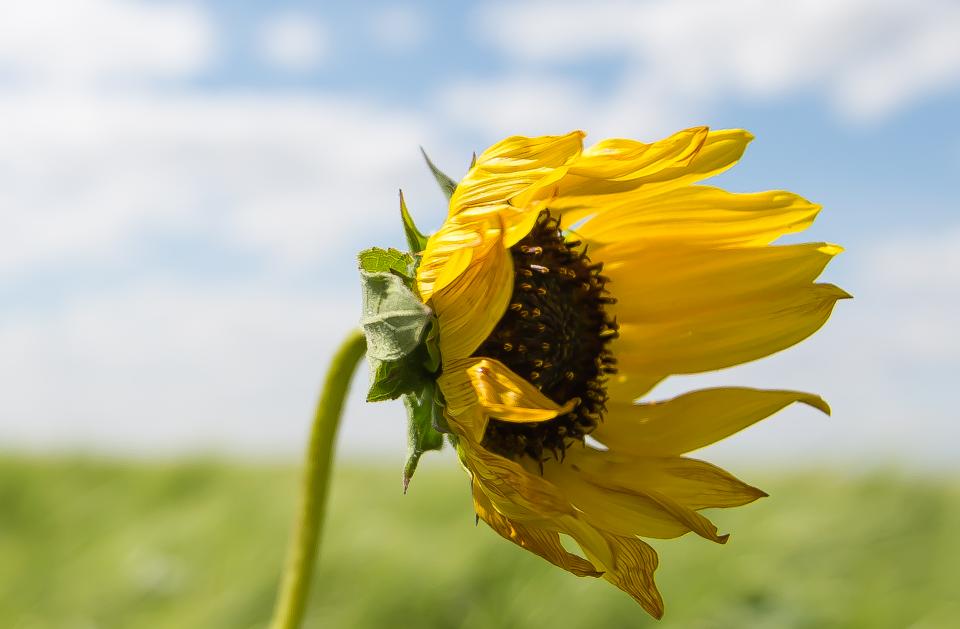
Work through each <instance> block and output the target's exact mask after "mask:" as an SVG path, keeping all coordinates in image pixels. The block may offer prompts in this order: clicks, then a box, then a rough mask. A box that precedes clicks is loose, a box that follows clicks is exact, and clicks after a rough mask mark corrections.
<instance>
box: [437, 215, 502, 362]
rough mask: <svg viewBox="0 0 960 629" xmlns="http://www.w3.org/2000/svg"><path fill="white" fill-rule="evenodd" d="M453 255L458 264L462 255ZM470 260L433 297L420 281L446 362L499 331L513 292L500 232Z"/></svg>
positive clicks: (494, 232) (487, 237) (489, 233)
mask: <svg viewBox="0 0 960 629" xmlns="http://www.w3.org/2000/svg"><path fill="white" fill-rule="evenodd" d="M440 255H442V254H437V256H440ZM450 255H451V257H450V258H449V259H450V260H455V259H458V257H457V256H459V255H460V253H459V252H458V251H457V250H453V251H451V252H450ZM470 258H471V259H470V260H469V264H468V265H467V266H465V267H464V269H463V270H462V271H461V272H460V273H459V275H458V276H457V277H456V278H455V279H453V281H451V282H450V283H449V284H447V285H446V286H443V288H440V289H438V290H435V292H433V293H432V294H431V293H429V292H427V293H426V295H425V293H424V291H425V288H424V282H423V281H422V280H420V279H418V283H419V288H420V293H421V298H422V299H424V300H425V301H426V303H427V305H429V306H430V307H431V308H433V310H434V312H435V313H436V315H437V321H438V323H439V326H440V354H441V356H442V357H443V360H444V361H447V360H455V359H457V358H464V357H466V356H469V355H470V354H472V353H473V352H474V350H476V349H477V347H479V346H480V344H481V343H483V341H484V339H486V338H487V337H488V336H489V335H490V333H491V332H492V331H493V329H494V328H495V327H496V325H497V322H498V321H499V320H500V317H502V316H503V313H504V312H505V311H506V309H507V305H508V304H509V302H510V295H511V294H512V292H513V259H512V258H511V257H510V252H509V251H507V249H505V248H504V246H503V232H502V231H501V230H500V229H496V230H488V231H487V233H486V234H485V236H484V242H482V243H481V244H480V245H478V246H474V247H472V248H471V249H470ZM435 259H436V257H434V258H432V259H430V260H429V262H430V263H432V262H433V260H435ZM427 262H428V260H427V259H426V258H425V259H424V263H427ZM449 263H450V264H451V265H453V264H454V263H453V262H449ZM422 264H423V263H422ZM437 285H439V283H436V284H434V287H436V286H437Z"/></svg>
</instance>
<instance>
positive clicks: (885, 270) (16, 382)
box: [0, 0, 960, 466]
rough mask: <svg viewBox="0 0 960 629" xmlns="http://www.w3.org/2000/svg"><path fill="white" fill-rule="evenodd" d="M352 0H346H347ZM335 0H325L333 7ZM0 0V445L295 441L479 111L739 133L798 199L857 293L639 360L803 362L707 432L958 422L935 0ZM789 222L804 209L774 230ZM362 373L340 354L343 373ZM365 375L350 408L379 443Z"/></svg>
mask: <svg viewBox="0 0 960 629" xmlns="http://www.w3.org/2000/svg"><path fill="white" fill-rule="evenodd" d="M347 4H349V6H347ZM327 5H331V6H327ZM332 5H334V3H320V2H313V3H311V2H284V1H277V0H274V1H270V2H267V1H261V2H245V3H235V2H230V1H228V0H208V1H201V2H188V1H178V2H167V1H164V0H126V1H125V0H71V1H70V2H62V1H60V0H31V1H30V2H6V3H2V4H0V382H2V388H0V448H3V449H4V450H10V449H14V450H16V449H31V450H76V449H83V450H92V451H98V452H110V453H118V454H130V453H133V454H157V453H160V454H169V453H183V452H196V451H221V452H228V453H242V454H249V455H268V456H276V455H284V456H285V455H293V454H295V453H298V452H299V451H300V449H301V447H302V439H303V435H304V434H305V430H306V426H307V423H308V420H309V416H310V413H311V409H312V405H313V401H314V396H315V392H316V389H317V385H318V382H319V380H320V378H321V377H322V374H323V372H324V370H325V366H326V360H327V358H328V356H329V354H330V351H331V349H332V348H333V347H334V346H335V344H336V343H337V341H338V340H339V338H340V336H341V335H342V333H343V332H344V331H345V330H347V329H349V328H350V327H351V326H352V325H355V322H356V320H357V317H358V299H359V298H358V291H357V288H356V274H355V264H354V254H355V252H356V251H357V250H359V249H361V248H364V247H367V246H370V245H373V244H378V245H400V244H401V243H402V235H401V231H400V225H399V223H398V220H397V189H398V188H400V187H402V188H403V189H404V192H405V194H406V195H407V197H408V201H409V204H410V206H411V210H412V211H413V212H414V214H415V215H416V216H417V217H418V219H419V221H420V223H421V225H422V226H426V227H430V228H435V227H436V226H437V225H438V224H439V222H440V220H441V219H442V216H443V213H444V204H443V198H442V196H441V195H440V193H439V192H438V191H437V190H436V189H435V188H434V186H433V184H432V181H431V179H430V176H429V174H428V172H427V171H426V169H425V168H424V166H423V164H422V162H421V161H420V158H419V154H418V146H419V145H423V146H425V147H426V148H427V149H428V150H429V151H430V153H431V154H432V155H433V156H434V158H435V161H437V162H438V163H439V164H440V165H441V166H442V167H444V168H445V169H447V170H448V171H449V172H450V173H451V174H453V175H455V176H459V175H461V174H462V173H463V171H464V170H465V168H466V166H467V164H468V162H469V157H470V154H471V152H472V151H474V150H482V149H483V148H484V147H486V146H487V145H489V144H491V143H493V142H495V141H496V140H498V139H499V138H501V137H503V136H505V135H512V134H517V133H521V134H539V133H564V132H566V131H569V130H571V129H574V128H582V129H585V130H586V131H587V132H588V133H589V136H588V141H591V140H597V139H600V138H602V137H606V136H610V135H616V136H627V137H635V138H638V139H643V140H654V139H656V138H658V137H660V136H661V135H663V134H666V133H670V132H671V131H673V130H676V129H680V128H684V127H688V126H693V125H699V124H709V125H711V126H713V127H717V128H722V127H745V128H748V129H750V130H751V131H753V132H754V133H755V134H756V135H757V139H756V141H755V142H754V143H753V145H752V146H751V147H750V149H749V150H748V152H747V154H746V156H745V158H744V160H743V162H742V163H741V164H740V165H739V166H738V167H737V168H736V169H735V170H734V171H732V172H730V173H727V174H725V175H723V176H722V177H721V178H719V179H718V181H717V183H719V184H722V185H724V186H726V187H729V188H731V189H735V190H740V191H751V190H762V189H769V188H787V189H790V190H794V191H796V192H799V193H801V194H803V195H804V196H806V197H808V198H811V199H813V200H815V201H817V202H819V203H821V204H823V205H824V207H825V210H824V212H823V213H822V214H821V217H820V219H819V220H818V223H817V225H815V226H814V227H813V228H812V229H811V230H810V231H809V232H807V234H805V235H804V239H809V240H827V241H833V242H838V243H841V244H843V245H844V246H845V247H846V248H847V253H845V254H844V255H843V256H841V257H840V258H838V259H837V260H836V261H835V262H834V264H833V265H832V267H831V269H830V270H829V271H828V273H827V279H828V280H830V281H834V282H836V283H839V284H841V285H843V286H844V287H845V288H847V289H848V290H849V291H850V292H852V293H853V294H854V295H855V296H856V299H855V300H854V301H852V302H842V303H840V304H839V305H838V308H837V312H836V314H835V316H834V318H833V320H832V321H831V322H830V323H829V324H828V325H827V327H826V329H825V330H824V331H823V332H821V333H820V334H819V335H818V336H817V337H815V338H813V339H811V340H809V341H807V342H806V343H804V344H803V345H801V346H799V347H797V348H795V349H793V350H791V351H788V352H786V353H783V354H781V355H777V356H775V357H772V358H770V359H767V360H763V361H760V362H757V363H754V364H751V365H747V366H744V367H741V368H737V369H733V370H727V371H724V372H720V373H715V374H708V375H705V376H698V377H684V378H677V379H674V380H669V381H667V382H665V383H664V384H663V385H662V386H661V387H659V388H658V389H657V390H656V391H654V393H653V397H669V396H671V395H674V394H676V393H679V392H681V391H684V390H687V389H689V388H691V387H694V386H701V385H703V384H711V385H713V384H744V385H755V386H769V387H777V388H787V387H789V388H798V389H803V390H811V391H816V392H819V393H822V394H823V395H824V396H825V397H826V398H827V399H828V400H829V401H830V402H831V403H832V405H833V407H834V416H833V417H832V418H830V419H826V418H823V417H821V416H819V415H817V414H815V413H813V412H812V411H809V410H805V409H792V410H788V411H786V412H784V413H782V414H781V415H779V416H777V417H776V418H775V419H772V420H770V421H768V422H767V423H766V424H764V425H761V426H758V427H755V428H753V429H751V430H750V431H748V432H747V433H744V434H743V435H740V436H738V437H737V438H735V439H733V440H731V441H730V442H729V443H726V444H723V445H721V446H719V447H718V448H717V450H716V455H717V456H718V457H719V458H720V459H721V460H723V459H724V458H725V457H726V458H727V459H731V458H738V459H742V458H744V457H748V458H751V459H752V460H756V461H761V462H769V461H791V462H810V461H829V462H832V463H849V462H863V461H866V462H869V463H872V464H878V465H887V464H891V463H902V462H907V463H909V464H911V465H917V466H931V465H932V466H942V465H948V464H950V463H951V461H953V459H954V458H957V457H956V456H955V455H956V450H957V446H956V443H957V442H958V441H960V439H958V437H960V429H958V422H957V421H956V420H957V419H958V418H957V412H956V410H955V408H956V404H955V402H954V398H953V393H954V389H955V387H956V382H955V381H956V376H957V374H958V373H960V332H958V324H957V321H960V316H958V315H960V312H958V311H960V204H958V202H957V200H956V196H955V195H956V192H955V188H956V183H957V181H958V180H960V130H958V127H957V125H956V124H955V123H954V118H955V115H956V112H957V111H960V38H958V37H956V33H957V32H960V5H958V4H957V3H956V2H954V1H951V0H942V1H941V0H912V1H907V0H902V1H891V0H842V1H841V0H833V1H827V0H793V1H790V2H774V1H769V0H736V1H732V2H724V3H717V2H712V1H710V0H672V1H669V2H668V1H666V0H664V1H648V2H618V1H605V0H598V1H595V2H592V3H590V6H589V7H588V6H587V3H584V2H569V3H568V2H558V1H552V2H526V1H512V2H502V3H498V2H485V3H482V4H481V3H477V4H470V3H453V2H436V3H432V4H427V3H423V4H420V3H407V4H390V3H381V2H373V3H370V2H353V3H342V5H341V6H339V7H337V6H332ZM794 240H797V239H794ZM361 380H362V378H361ZM359 389H360V387H358V390H357V391H356V392H355V395H354V396H353V398H352V401H351V404H350V406H349V410H348V412H349V416H348V418H347V420H346V423H345V427H344V434H343V440H344V444H345V446H346V448H347V449H348V450H349V451H350V452H353V453H360V452H377V453H383V454H384V455H386V456H390V457H395V458H397V459H399V458H401V457H402V451H403V448H404V434H405V428H404V420H403V411H402V408H401V407H400V406H399V405H392V404H384V405H379V406H376V407H368V406H366V405H364V404H363V403H362V401H361V396H360V395H358V394H359V393H360V390H359Z"/></svg>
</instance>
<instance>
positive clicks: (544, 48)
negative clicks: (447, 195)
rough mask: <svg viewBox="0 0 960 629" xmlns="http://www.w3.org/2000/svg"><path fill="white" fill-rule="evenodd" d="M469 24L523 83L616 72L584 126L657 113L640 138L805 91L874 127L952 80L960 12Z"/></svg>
mask: <svg viewBox="0 0 960 629" xmlns="http://www.w3.org/2000/svg"><path fill="white" fill-rule="evenodd" d="M476 23H477V24H478V28H479V29H480V35H481V37H483V38H484V39H486V40H487V41H488V42H490V43H491V44H493V45H494V46H495V47H497V48H499V49H500V50H501V51H503V52H504V53H506V54H507V55H508V56H509V57H510V58H511V60H512V64H513V66H514V67H515V68H518V70H517V72H518V74H519V75H520V76H529V75H534V74H536V75H539V76H543V75H546V76H548V77H549V76H553V75H556V74H558V73H560V72H561V70H560V69H559V67H560V66H561V65H562V64H563V63H568V62H571V61H582V60H584V59H594V60H600V61H601V62H603V61H605V60H609V59H611V58H612V59H616V60H617V61H619V62H622V63H623V64H624V69H623V71H622V74H621V76H620V78H619V80H618V82H617V85H616V86H615V87H614V88H613V92H612V93H602V94H600V95H599V97H597V98H594V99H589V98H588V96H589V95H588V93H587V92H586V91H585V90H584V92H583V94H582V95H581V96H580V98H579V100H580V101H584V100H586V101H588V102H587V106H586V107H584V108H583V111H582V112H581V118H587V119H591V120H593V119H596V120H598V121H603V120H610V119H611V118H613V119H617V120H618V121H620V122H621V123H628V124H629V123H630V120H631V118H632V119H633V120H634V122H633V123H632V124H630V126H629V129H637V128H638V127H639V126H640V125H639V124H638V123H637V122H636V121H637V120H638V118H639V116H647V115H650V113H651V112H650V110H652V109H654V108H656V109H657V110H658V112H659V113H656V112H654V115H653V117H654V119H655V122H654V123H653V125H646V124H643V123H641V124H642V125H643V126H642V127H641V128H642V129H644V130H648V127H650V126H652V127H653V128H656V129H657V130H660V129H661V128H663V127H665V126H666V125H665V124H663V123H661V122H660V120H661V119H670V118H672V119H674V120H677V121H681V120H683V119H686V118H690V117H693V116H694V115H696V114H697V113H698V112H701V111H703V110H705V109H706V108H707V107H709V106H710V105H712V104H714V103H716V102H719V101H720V100H723V99H733V100H757V99H760V100H763V99H784V98H788V97H791V96H795V95H800V94H804V93H807V92H813V93H819V94H821V95H822V96H823V98H824V99H825V100H826V101H827V102H828V103H829V104H831V105H832V106H834V107H835V109H836V111H837V112H838V113H840V114H841V115H843V116H845V117H847V118H849V119H851V120H855V121H861V122H870V121H874V120H877V119H879V118H882V117H884V116H888V115H891V114H893V113H895V112H896V111H899V110H900V109H902V108H903V107H906V106H908V105H910V104H913V103H915V102H918V101H920V100H922V99H923V98H925V97H927V96H929V95H932V94H935V93H937V92H941V91H945V90H947V89H950V87H951V86H954V85H956V84H957V83H958V81H960V38H958V37H956V33H957V32H960V7H958V6H957V5H956V3H951V2H948V1H946V0H921V1H918V2H902V1H898V0H882V1H880V2H877V1H874V0H846V1H843V2H839V1H830V0H799V1H795V2H771V1H769V0H738V1H736V2H722V3H719V2H713V1H711V0H671V1H669V2H668V1H666V0H658V1H653V2H644V3H633V2H624V1H620V0H609V1H605V2H604V1H601V2H594V3H590V4H589V5H587V4H583V3H568V2H559V3H558V2H549V3H547V2H541V1H533V2H523V3H509V4H507V3H503V4H498V5H494V6H487V7H484V8H483V9H482V10H480V12H479V14H478V16H477V19H476ZM491 87H492V88H494V89H495V88H496V85H494V86H491ZM504 96H505V95H504ZM644 103H646V105H644ZM554 105H555V104H554V103H549V102H547V103H544V108H549V107H553V106H554ZM598 111H600V112H602V114H596V112H598ZM490 124H491V125H493V124H497V121H496V120H491V121H490ZM498 126H499V125H498Z"/></svg>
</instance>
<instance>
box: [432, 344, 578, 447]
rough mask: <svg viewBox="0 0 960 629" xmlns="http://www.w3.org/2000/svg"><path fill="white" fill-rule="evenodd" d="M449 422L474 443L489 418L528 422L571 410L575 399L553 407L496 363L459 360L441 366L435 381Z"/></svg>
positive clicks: (536, 390)
mask: <svg viewBox="0 0 960 629" xmlns="http://www.w3.org/2000/svg"><path fill="white" fill-rule="evenodd" d="M438 383H439V385H440V390H441V391H442V392H443V395H444V399H445V400H446V404H447V412H448V414H449V415H450V417H451V419H452V420H453V421H454V422H456V423H457V424H459V425H460V426H461V427H462V428H463V430H464V432H466V433H467V434H469V435H470V436H471V438H473V440H474V441H476V442H479V441H480V440H481V439H482V438H483V432H484V430H485V429H486V420H487V419H489V418H490V417H495V418H496V419H499V420H502V421H508V422H518V423H530V422H541V421H547V420H549V419H553V418H554V417H556V416H557V415H563V414H564V413H569V412H570V411H572V410H573V409H574V408H575V407H576V405H577V404H578V403H579V400H578V399H576V398H574V399H572V400H568V401H567V402H566V403H564V404H563V405H562V406H561V405H559V404H556V403H555V402H553V401H552V400H550V399H549V398H547V397H546V396H545V395H544V394H543V393H541V392H540V391H539V390H538V389H537V388H536V387H534V386H533V385H532V384H530V383H529V382H527V381H526V380H525V379H524V378H522V377H521V376H519V375H517V374H516V373H514V372H513V371H511V370H510V368H508V367H507V366H506V365H504V364H503V363H501V362H500V361H497V360H493V359H490V358H461V359H455V360H452V361H447V362H445V363H444V368H443V373H442V374H441V375H440V377H439V379H438Z"/></svg>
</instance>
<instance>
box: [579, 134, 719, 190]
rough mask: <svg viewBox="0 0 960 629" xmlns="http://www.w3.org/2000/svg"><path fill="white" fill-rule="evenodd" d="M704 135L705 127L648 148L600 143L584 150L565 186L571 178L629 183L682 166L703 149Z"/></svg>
mask: <svg viewBox="0 0 960 629" xmlns="http://www.w3.org/2000/svg"><path fill="white" fill-rule="evenodd" d="M708 133H709V130H708V129H707V127H694V128H692V129H685V130H683V131H680V132H678V133H675V134H673V135H672V136H670V137H668V138H665V139H663V140H659V141H657V142H654V143H652V144H645V143H643V142H638V141H636V140H624V139H608V140H602V141H600V142H597V143H596V144H594V145H593V146H591V147H590V148H588V149H587V150H585V151H584V152H583V154H582V155H581V156H580V158H579V159H577V160H576V161H575V162H574V163H573V164H572V165H571V166H570V170H569V173H570V177H569V178H568V179H567V180H566V181H565V182H566V183H567V184H572V183H573V178H574V177H575V176H580V177H584V178H587V179H606V180H610V181H629V180H632V179H639V178H641V177H649V176H651V175H653V174H654V173H658V172H661V171H663V170H664V169H667V168H672V167H675V166H686V165H687V164H689V163H690V160H691V158H693V156H694V155H696V154H697V153H698V152H699V151H700V149H701V148H702V147H703V143H704V141H706V139H707V135H708Z"/></svg>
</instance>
